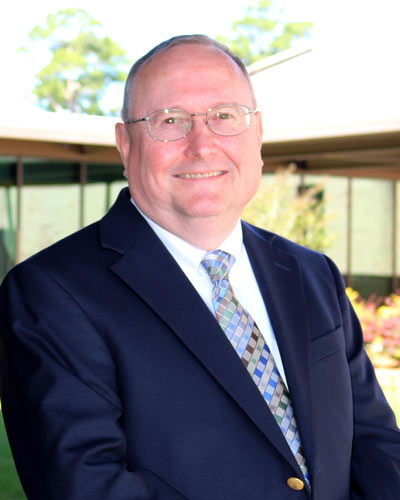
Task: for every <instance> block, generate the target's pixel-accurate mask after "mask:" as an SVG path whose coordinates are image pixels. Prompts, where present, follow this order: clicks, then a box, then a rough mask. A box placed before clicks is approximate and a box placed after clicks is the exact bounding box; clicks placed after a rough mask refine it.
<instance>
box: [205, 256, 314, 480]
mask: <svg viewBox="0 0 400 500" xmlns="http://www.w3.org/2000/svg"><path fill="white" fill-rule="evenodd" d="M234 261H235V258H234V257H233V256H232V255H230V254H228V253H226V252H223V251H222V250H214V251H212V252H208V253H207V254H206V255H205V256H204V258H203V260H202V262H201V263H202V265H203V267H204V268H205V270H206V271H207V273H208V274H209V276H210V279H211V282H212V285H213V306H214V310H215V314H216V317H217V321H218V323H219V325H220V327H221V328H222V330H223V331H224V333H225V335H226V336H227V337H228V339H229V340H230V342H231V344H232V346H233V347H234V349H235V351H236V353H237V354H238V355H239V357H240V358H241V360H242V362H243V364H244V365H245V367H246V368H247V371H248V372H249V374H250V376H251V377H252V379H253V381H254V383H255V384H256V386H257V387H258V390H259V391H260V393H261V394H262V396H263V398H264V399H265V401H266V402H267V404H268V406H269V409H270V410H271V412H272V414H273V416H274V418H275V420H276V422H277V424H278V425H279V428H280V429H281V431H282V433H283V435H284V437H285V439H286V442H287V443H288V445H289V447H290V450H291V451H292V453H293V455H294V457H295V459H296V461H297V463H298V464H299V466H300V469H301V471H302V472H303V475H304V477H305V479H306V481H307V483H309V477H308V476H309V475H308V470H307V465H306V462H305V458H304V455H303V450H302V447H301V443H300V437H299V432H298V430H297V423H296V420H295V418H294V415H293V407H292V403H291V401H290V398H289V392H288V390H287V388H286V385H285V383H284V381H283V379H282V377H281V376H280V374H279V371H278V369H277V367H276V365H275V361H274V358H273V356H272V354H271V352H270V350H269V348H268V346H267V344H266V342H265V341H264V339H263V337H262V335H261V333H260V330H259V329H258V327H257V325H256V323H255V322H254V320H253V318H252V317H251V316H250V314H249V313H248V312H247V311H246V309H244V307H243V306H242V305H241V304H240V302H238V301H237V299H236V298H235V295H234V294H233V290H232V287H231V285H230V282H229V275H228V272H229V269H230V268H231V266H232V265H233V263H234Z"/></svg>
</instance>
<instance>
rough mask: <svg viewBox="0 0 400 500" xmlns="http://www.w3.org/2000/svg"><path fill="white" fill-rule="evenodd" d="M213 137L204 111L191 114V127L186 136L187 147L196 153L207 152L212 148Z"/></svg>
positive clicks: (214, 136)
mask: <svg viewBox="0 0 400 500" xmlns="http://www.w3.org/2000/svg"><path fill="white" fill-rule="evenodd" d="M215 138H216V135H215V134H214V133H213V132H211V130H210V128H209V126H208V124H207V118H206V113H196V114H194V115H192V128H191V130H190V132H189V134H188V135H187V136H186V139H187V141H188V146H189V149H191V150H192V151H194V152H196V153H197V154H199V153H200V154H204V153H207V152H208V151H209V150H212V149H213V148H214V143H215Z"/></svg>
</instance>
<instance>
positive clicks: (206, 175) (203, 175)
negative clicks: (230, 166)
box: [177, 170, 224, 179]
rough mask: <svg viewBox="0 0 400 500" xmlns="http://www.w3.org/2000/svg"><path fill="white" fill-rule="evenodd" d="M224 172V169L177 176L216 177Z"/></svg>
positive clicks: (192, 177) (188, 177) (182, 177)
mask: <svg viewBox="0 0 400 500" xmlns="http://www.w3.org/2000/svg"><path fill="white" fill-rule="evenodd" d="M223 173H224V172H223V171H222V170H214V171H213V172H204V173H190V174H189V173H188V174H178V175H177V177H179V178H180V179H203V178H205V177H216V176H217V175H222V174H223Z"/></svg>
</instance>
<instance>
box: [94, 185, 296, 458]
mask: <svg viewBox="0 0 400 500" xmlns="http://www.w3.org/2000/svg"><path fill="white" fill-rule="evenodd" d="M101 234H102V244H103V246H104V247H106V248H111V249H113V250H115V251H117V252H118V253H119V254H121V256H120V258H119V259H118V260H117V261H116V262H115V263H114V264H113V266H112V270H113V272H114V273H115V274H116V275H118V276H119V278H120V279H122V280H123V281H124V282H125V283H126V284H127V285H128V286H129V287H130V288H131V289H132V290H133V291H135V293H137V294H138V295H139V296H140V297H141V298H142V299H143V300H144V301H145V302H146V303H147V304H148V305H149V306H150V307H151V308H152V309H153V310H154V312H155V314H157V315H158V316H159V317H160V318H161V319H162V320H163V321H164V322H165V323H166V325H168V327H169V328H170V329H171V330H172V332H173V333H174V334H175V335H177V336H178V337H179V338H180V340H181V341H182V342H183V343H184V344H185V345H186V347H187V348H188V349H189V350H190V351H191V352H192V353H193V355H194V356H195V357H196V358H197V359H198V360H199V361H200V363H202V365H203V366H204V367H205V369H206V370H207V371H208V372H209V373H210V374H211V376H212V377H213V378H214V379H215V380H216V381H217V382H218V383H219V384H220V385H221V386H222V387H223V388H224V389H225V391H227V392H228V393H229V394H230V395H231V397H232V398H233V399H234V400H235V401H236V403H237V404H238V405H239V406H240V407H241V408H242V409H243V411H244V412H245V413H246V414H247V415H248V416H249V417H250V419H251V420H252V421H253V422H254V424H255V425H257V426H258V428H259V429H260V430H261V431H262V432H263V433H264V435H265V436H266V437H267V438H268V439H269V440H270V442H271V443H272V444H273V445H274V446H275V447H276V448H277V449H278V450H279V452H280V453H281V454H282V455H283V456H284V457H285V458H286V460H287V461H288V462H290V463H291V464H292V466H293V467H297V463H296V461H295V459H294V457H293V455H292V453H291V452H290V450H289V448H288V446H287V444H286V442H285V439H284V437H283V435H282V433H281V431H280V430H279V428H278V426H277V425H276V423H275V421H274V419H273V416H272V414H271V412H270V411H269V409H268V407H267V405H266V404H265V402H264V400H263V398H262V397H261V395H260V393H259V391H258V389H257V387H256V386H255V384H254V383H253V381H252V380H251V378H250V376H249V374H248V373H247V370H246V369H245V367H244V366H243V364H242V362H241V361H240V359H239V357H238V356H237V354H236V353H235V351H234V349H232V347H231V345H230V343H229V341H228V339H227V338H226V337H225V335H223V334H222V333H221V329H220V327H219V325H218V323H217V321H216V319H215V318H214V317H213V315H212V314H211V313H210V311H209V310H208V309H207V307H206V306H205V304H204V302H203V301H202V299H201V298H200V296H199V295H198V293H197V292H196V291H195V289H194V288H193V286H192V285H191V283H190V282H189V280H188V279H187V278H186V276H185V275H184V273H183V272H182V270H181V269H180V267H179V266H178V264H177V263H176V262H175V260H174V259H173V257H172V256H171V255H170V253H169V252H168V251H167V250H166V248H165V247H164V245H163V244H162V242H161V241H160V240H159V238H158V237H157V236H156V235H155V233H154V232H153V231H152V229H151V228H150V227H149V226H148V224H147V223H146V221H145V220H144V219H143V218H142V217H141V216H140V214H139V213H138V212H137V210H136V209H135V208H134V207H133V205H132V204H131V203H130V202H129V194H128V193H127V192H125V193H124V192H122V193H121V195H120V197H119V199H118V201H117V203H116V205H114V207H113V208H112V209H111V211H110V212H109V213H108V214H107V215H106V217H105V218H104V219H103V220H102V222H101ZM250 240H251V238H250ZM250 246H251V248H253V243H251V244H250ZM254 246H255V245H254ZM148 249H151V251H150V252H149V251H148ZM251 253H252V254H253V253H254V252H253V251H251ZM261 257H262V259H261ZM139 262H140V265H137V263H139ZM254 262H255V266H256V268H257V270H258V268H260V269H261V270H262V274H263V275H265V269H263V268H262V267H263V263H265V256H262V250H261V251H260V253H259V252H256V255H255V259H254ZM252 263H253V259H252ZM263 282H264V280H262V281H261V282H260V283H263ZM261 288H262V287H261ZM262 293H263V296H264V298H265V297H266V296H269V291H266V289H263V288H262ZM268 310H269V309H268ZM272 319H274V321H273V325H274V328H275V331H279V330H280V329H281V328H282V329H285V328H286V325H285V321H284V320H282V318H281V315H280V314H279V313H276V314H275V313H273V314H272V317H271V320H272ZM274 323H275V324H274ZM281 323H283V324H282V326H281ZM275 325H276V326H275ZM291 334H292V333H287V335H286V337H288V342H289V337H290V335H291ZM277 337H278V335H277ZM286 343H287V342H286V340H282V341H281V342H279V345H280V348H281V344H282V348H284V349H285V350H288V351H289V352H290V353H292V349H291V348H289V349H287V348H286ZM289 343H290V342H289ZM289 363H291V359H290V360H289ZM285 370H286V368H285ZM289 372H290V370H289ZM288 377H289V373H288ZM289 383H290V384H291V382H289Z"/></svg>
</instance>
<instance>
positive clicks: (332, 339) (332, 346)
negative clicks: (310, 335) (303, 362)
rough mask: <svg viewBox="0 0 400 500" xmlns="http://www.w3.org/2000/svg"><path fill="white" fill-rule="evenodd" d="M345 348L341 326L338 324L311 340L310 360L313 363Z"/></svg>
mask: <svg viewBox="0 0 400 500" xmlns="http://www.w3.org/2000/svg"><path fill="white" fill-rule="evenodd" d="M344 348H345V343H344V332H343V327H342V326H339V327H338V328H336V330H333V331H332V332H330V333H327V334H326V335H323V336H322V337H319V338H318V339H315V340H313V341H312V342H311V362H312V363H315V362H317V361H320V360H322V359H324V358H327V357H328V356H331V355H332V354H335V353H337V352H339V351H341V350H342V349H344Z"/></svg>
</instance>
